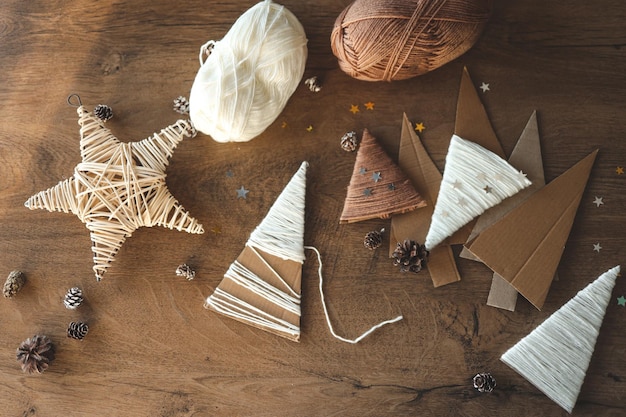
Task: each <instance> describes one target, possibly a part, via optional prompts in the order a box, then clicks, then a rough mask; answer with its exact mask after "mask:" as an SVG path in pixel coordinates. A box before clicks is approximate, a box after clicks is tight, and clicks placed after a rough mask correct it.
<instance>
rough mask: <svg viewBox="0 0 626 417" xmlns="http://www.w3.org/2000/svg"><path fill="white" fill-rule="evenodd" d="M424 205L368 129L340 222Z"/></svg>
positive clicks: (355, 165)
mask: <svg viewBox="0 0 626 417" xmlns="http://www.w3.org/2000/svg"><path fill="white" fill-rule="evenodd" d="M424 206H426V202H425V201H424V199H423V198H422V197H421V196H420V195H419V193H418V192H417V191H416V190H415V188H414V187H413V185H412V184H411V181H410V180H409V179H408V177H407V176H406V174H405V173H404V172H403V171H402V170H401V169H400V167H398V165H396V164H395V163H394V162H393V160H392V159H391V158H390V157H389V155H387V153H386V152H385V151H384V149H383V148H382V147H381V146H380V144H379V143H378V142H377V141H376V138H374V136H372V135H371V134H370V133H369V132H368V130H367V129H365V130H364V131H363V137H362V139H361V144H360V145H359V150H358V151H357V155H356V161H355V163H354V169H353V171H352V177H351V178H350V185H349V186H348V193H347V196H346V200H345V202H344V206H343V211H342V213H341V217H340V219H339V222H340V223H353V222H359V221H363V220H369V219H375V218H388V217H390V216H391V215H394V214H398V213H406V212H408V211H411V210H415V209H416V208H420V207H424Z"/></svg>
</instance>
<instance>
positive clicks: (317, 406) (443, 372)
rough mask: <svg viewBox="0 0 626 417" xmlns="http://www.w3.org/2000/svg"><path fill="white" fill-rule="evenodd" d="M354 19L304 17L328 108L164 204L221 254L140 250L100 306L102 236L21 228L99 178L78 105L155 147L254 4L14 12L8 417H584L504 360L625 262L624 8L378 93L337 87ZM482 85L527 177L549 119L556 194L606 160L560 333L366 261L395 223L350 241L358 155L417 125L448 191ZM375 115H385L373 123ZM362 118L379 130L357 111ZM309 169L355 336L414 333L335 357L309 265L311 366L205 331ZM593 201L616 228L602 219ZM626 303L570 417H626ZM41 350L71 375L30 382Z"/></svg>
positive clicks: (221, 153) (509, 39)
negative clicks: (88, 175)
mask: <svg viewBox="0 0 626 417" xmlns="http://www.w3.org/2000/svg"><path fill="white" fill-rule="evenodd" d="M348 3H349V2H348V0H341V1H330V0H317V1H310V2H303V1H296V0H285V2H284V4H285V5H286V6H287V7H288V8H289V9H290V10H291V11H292V12H293V13H294V14H295V15H296V16H297V17H298V18H299V19H300V21H301V22H302V24H303V26H304V28H305V30H306V33H307V37H308V39H309V43H308V46H309V57H308V61H307V66H306V71H305V77H310V76H313V75H317V76H318V77H319V78H320V79H321V80H322V82H323V89H322V90H321V92H319V93H317V94H313V93H311V92H310V91H309V90H308V89H307V88H306V87H305V86H304V85H301V86H300V87H299V88H298V89H297V91H296V92H295V94H294V95H293V96H292V98H291V99H290V101H289V103H288V105H287V107H286V108H285V110H284V111H283V113H282V114H281V116H280V117H279V118H278V119H277V121H276V122H275V123H274V124H273V125H271V126H270V127H269V128H268V129H267V130H266V131H265V133H263V134H262V135H261V136H260V137H258V138H255V139H254V140H252V141H251V142H248V143H241V144H220V143H217V142H214V141H213V140H212V139H211V138H210V137H208V136H205V135H198V136H197V137H196V138H194V139H188V140H185V141H184V142H183V143H182V144H181V145H180V146H179V147H178V148H177V149H176V152H175V153H174V155H173V157H172V158H171V163H170V165H169V167H168V169H167V184H168V187H169V189H170V190H171V192H172V193H173V195H174V196H176V197H177V199H178V200H179V201H180V202H181V203H182V204H183V205H184V206H185V208H186V209H188V210H189V212H190V213H191V214H192V215H194V216H195V217H197V218H198V219H199V220H200V222H201V223H203V224H204V227H205V229H206V233H205V234H203V235H190V234H187V233H183V232H177V231H172V230H168V229H165V228H156V227H155V228H142V229H139V230H137V231H136V232H135V233H134V234H133V236H132V237H131V238H129V239H128V240H127V241H126V243H125V244H124V245H123V247H122V249H121V250H120V252H119V253H118V254H117V256H116V259H115V262H114V263H113V264H112V266H111V267H110V268H109V271H108V272H107V274H106V275H105V277H104V280H103V281H101V282H96V281H95V279H94V275H93V272H92V269H91V267H92V253H91V249H90V238H89V233H88V231H87V230H86V228H85V226H84V225H83V224H82V223H81V222H80V221H79V220H78V218H77V217H76V216H73V215H70V214H64V213H49V212H47V211H44V210H35V211H30V210H28V209H26V208H25V207H24V201H26V199H27V198H28V197H29V196H31V195H32V194H35V193H36V192H38V191H41V190H44V189H47V188H48V187H51V186H53V185H55V184H56V183H57V182H58V181H59V180H61V179H64V178H68V177H69V176H71V175H72V174H73V167H74V166H75V165H76V164H77V163H78V162H79V161H80V152H79V147H78V140H79V132H78V125H77V123H76V121H77V116H76V111H75V109H74V108H73V107H71V106H69V105H68V104H67V102H66V99H67V97H68V95H69V94H72V93H77V94H79V95H80V97H81V98H82V101H83V103H85V105H86V106H87V107H88V108H92V106H95V105H97V104H100V103H103V104H108V105H109V106H111V107H112V108H113V110H114V113H115V115H114V118H113V119H112V120H111V121H109V122H108V127H109V128H110V129H111V130H112V131H113V133H114V134H116V135H117V137H119V138H120V139H121V140H123V141H135V140H140V139H142V138H144V137H147V136H149V135H150V134H151V133H152V132H155V131H159V130H160V129H161V128H163V127H165V126H166V125H169V124H170V123H173V122H174V121H175V120H176V119H178V116H179V115H177V114H176V113H175V112H174V111H173V110H172V100H173V99H174V98H176V97H177V96H179V95H183V96H188V94H189V90H190V88H191V85H192V82H193V79H194V77H195V74H196V71H197V69H198V58H197V56H198V50H199V47H200V45H201V44H203V43H204V42H206V41H207V40H209V39H220V38H221V37H222V36H223V35H224V34H225V33H226V31H227V30H228V29H229V27H230V26H231V25H232V23H233V22H234V21H235V19H236V18H237V17H238V16H239V15H240V14H241V13H243V12H244V11H245V10H246V9H248V8H249V7H251V6H252V5H253V4H255V2H254V1H251V0H246V1H231V2H225V1H218V2H207V1H196V0H191V1H185V2H171V1H160V0H150V1H147V0H137V1H133V2H124V1H117V2H107V1H100V2H98V1H84V0H77V1H71V2H65V1H46V2H31V1H22V0H8V1H4V2H3V5H2V7H1V8H0V73H1V74H2V80H1V82H0V100H1V103H2V104H1V105H0V272H1V273H2V274H3V276H7V275H8V273H9V272H10V271H11V270H14V269H19V270H22V271H24V273H25V274H26V275H27V279H28V282H27V285H26V286H25V288H24V289H23V290H22V292H20V293H19V294H18V295H17V296H16V297H15V298H13V299H2V300H0V371H1V372H0V409H1V410H2V411H1V412H0V414H2V415H3V416H42V417H50V416H52V417H55V416H125V417H128V416H209V415H217V416H365V415H367V416H386V415H413V416H418V415H419V416H437V417H442V416H557V415H563V416H564V415H567V413H566V412H565V411H563V410H562V409H561V408H560V407H558V406H557V405H556V404H555V403H553V402H552V401H551V400H549V399H548V398H547V397H546V396H544V395H543V394H542V393H541V392H539V391H538V390H537V389H535V388H534V387H533V386H532V385H531V384H530V383H529V382H527V381H526V380H525V379H523V378H522V377H521V376H519V375H518V374H516V373H515V372H514V371H512V370H511V369H509V368H508V367H507V366H505V365H504V364H503V363H502V362H500V360H499V358H500V356H501V354H502V353H503V352H504V351H506V350H507V349H508V348H509V347H511V346H512V345H514V344H515V343H516V342H517V341H519V340H520V339H521V338H522V337H523V336H525V335H526V334H528V333H529V332H530V331H531V330H532V329H534V328H535V327H536V326H537V325H538V324H540V323H541V322H542V321H543V320H545V318H546V317H548V316H549V315H550V314H551V313H553V312H554V311H556V310H557V309H558V308H559V307H560V306H561V305H563V304H564V303H565V302H566V301H567V300H569V299H570V298H571V297H573V296H574V295H575V294H576V292H577V291H579V290H580V289H581V288H583V287H584V286H585V285H586V284H587V283H589V282H590V281H592V280H593V279H594V278H596V277H597V276H598V275H600V274H601V273H602V272H604V271H606V270H607V269H609V268H610V267H612V266H615V265H617V264H620V263H622V262H623V261H624V260H625V255H626V245H625V244H624V243H625V242H626V240H625V237H624V233H625V226H626V221H625V220H624V207H625V205H626V193H624V184H625V181H626V175H618V174H617V172H616V168H617V167H618V166H626V141H625V140H624V133H625V129H624V120H625V118H626V117H625V116H626V114H625V110H624V109H625V104H626V101H625V99H624V97H626V75H625V74H626V56H625V52H624V51H625V50H626V25H624V21H626V7H624V5H623V2H621V1H617V0H606V1H602V2H588V1H584V0H574V1H569V2H544V1H539V0H521V1H516V2H506V1H501V2H498V3H497V4H496V5H495V9H494V14H493V17H492V19H491V20H490V22H489V24H488V26H487V28H486V30H485V32H484V33H483V36H482V37H481V38H480V40H479V42H478V43H477V44H476V45H475V47H474V48H473V49H472V50H470V51H469V52H468V53H467V54H465V55H463V56H462V57H460V58H459V59H457V60H456V61H453V62H452V63H449V64H447V65H446V66H444V67H442V68H440V69H438V70H436V71H434V72H431V73H429V74H427V75H424V76H421V77H418V78H414V79H411V80H407V81H403V82H393V83H368V82H363V81H357V80H354V79H352V78H350V77H348V76H347V75H345V74H344V73H343V72H341V71H340V70H339V68H338V65H337V62H336V59H335V58H334V56H333V55H332V53H331V50H330V43H329V37H330V32H331V29H332V26H333V23H334V20H335V18H336V16H337V15H338V14H339V13H340V12H341V10H342V9H343V8H344V7H345V6H346V5H347V4H348ZM464 66H467V67H468V69H469V72H470V74H471V75H472V78H473V81H474V84H475V85H476V86H477V87H478V86H480V85H481V83H482V82H485V83H489V86H490V90H489V91H488V92H486V93H484V94H483V93H480V96H481V98H482V100H483V102H484V104H485V107H486V109H487V111H488V113H489V116H490V118H491V121H492V124H493V126H494V129H495V131H496V133H497V135H498V136H499V138H500V141H501V142H502V145H503V147H504V149H505V151H506V152H507V153H510V152H511V150H512V148H513V146H514V144H515V141H516V140H517V138H518V136H519V134H520V133H521V131H522V129H523V127H524V125H525V124H526V121H527V120H528V117H529V116H530V114H531V113H532V111H533V110H535V109H536V110H537V112H538V117H539V128H540V132H541V143H542V148H543V158H544V166H545V171H546V179H547V180H548V181H550V180H552V179H554V178H556V177H557V176H558V175H559V174H561V173H562V172H564V171H565V170H566V169H567V168H568V167H570V166H571V165H573V164H574V163H575V162H577V161H578V160H580V159H581V158H582V157H584V156H585V155H587V154H588V153H589V152H591V151H592V150H594V149H596V148H600V153H599V155H598V158H597V160H596V163H595V165H594V168H593V171H592V174H591V177H590V180H589V183H588V185H587V188H586V190H585V193H584V195H583V197H582V202H581V205H580V208H579V210H578V213H577V216H576V219H575V222H574V227H573V229H572V232H571V234H570V236H569V240H568V241H567V246H566V248H565V252H564V255H563V258H562V260H561V263H560V266H559V269H558V273H559V277H560V280H559V281H557V282H554V283H553V285H552V288H551V290H550V293H549V295H548V298H547V302H546V304H545V306H544V308H543V310H542V311H538V310H536V309H535V308H534V307H532V306H531V305H530V303H528V302H527V301H526V300H523V299H520V301H519V302H518V308H517V311H515V312H508V311H502V310H498V309H495V308H492V307H489V306H486V298H487V294H488V291H489V287H490V281H491V279H490V276H491V274H490V271H489V270H488V269H487V268H486V267H484V266H483V265H481V264H479V263H475V262H472V261H467V260H463V259H461V260H458V262H457V263H458V267H459V269H460V271H461V274H462V277H463V279H462V281H461V282H458V283H455V284H451V285H447V286H444V287H440V288H433V286H432V283H431V280H430V278H429V275H428V272H427V271H424V272H421V273H420V274H417V275H406V274H400V273H399V271H398V270H397V269H396V268H394V267H393V265H392V263H391V261H390V260H389V259H388V257H387V256H386V250H385V249H382V250H378V251H375V252H370V251H367V250H365V249H364V248H363V244H362V241H363V236H364V235H365V233H367V232H369V231H371V230H376V229H380V228H381V227H389V224H390V222H389V220H373V221H366V222H362V223H356V224H350V225H339V222H338V219H339V215H340V213H341V209H342V206H343V201H344V198H345V192H346V186H347V184H348V182H349V179H350V175H351V172H352V168H353V165H354V154H352V153H347V152H344V151H343V150H342V149H341V148H340V146H339V138H340V137H341V136H342V135H343V134H344V133H345V132H347V131H349V130H361V129H363V128H365V127H367V128H368V129H369V130H370V131H371V132H372V133H373V134H374V135H375V136H377V137H378V139H379V140H380V141H381V142H382V144H383V146H384V148H385V149H386V150H387V151H388V152H389V153H390V154H391V155H397V150H398V145H399V138H400V129H401V121H402V114H403V112H406V114H407V116H408V117H409V119H410V120H412V121H413V122H415V123H417V122H423V123H424V125H425V126H426V129H425V130H424V132H423V133H422V139H423V141H424V143H425V145H426V147H427V149H428V150H429V151H430V153H431V155H432V156H433V158H434V159H435V161H436V163H437V164H438V166H439V167H440V168H443V161H444V158H445V152H446V149H447V144H448V141H449V138H450V135H451V133H452V129H453V125H454V118H455V107H456V97H457V92H458V87H459V80H460V76H461V73H462V70H463V67H464ZM369 101H371V102H374V103H375V107H374V110H366V109H365V107H364V103H366V102H369ZM352 104H355V105H359V106H360V112H359V113H357V114H355V115H353V114H352V113H351V112H350V111H349V109H350V106H351V105H352ZM282 122H286V123H287V127H286V128H283V127H281V125H282ZM309 125H311V126H313V131H312V132H307V131H306V127H307V126H309ZM303 160H307V161H309V163H310V167H309V172H308V184H307V197H306V199H307V201H306V204H307V208H306V232H305V243H306V244H308V245H313V246H316V247H317V248H319V250H320V251H321V254H322V257H323V260H324V276H325V291H326V297H327V302H328V304H329V312H330V315H331V318H332V320H333V323H334V325H335V327H336V330H337V332H338V333H340V334H341V335H343V336H346V337H356V336H357V335H359V334H360V333H361V332H363V331H364V330H366V329H367V328H369V327H370V326H371V325H373V324H374V323H377V322H379V321H381V320H385V319H388V318H391V317H395V316H396V315H398V314H402V315H404V320H402V321H401V322H399V323H396V324H392V325H389V326H386V327H384V328H382V329H381V330H379V331H377V332H376V333H374V334H373V335H371V336H369V337H368V338H366V339H365V340H363V341H362V342H361V343H360V344H358V345H350V344H346V343H343V342H340V341H338V340H336V339H334V338H333V337H332V336H331V334H330V333H329V331H328V328H327V325H326V322H325V318H324V314H323V310H322V306H321V301H320V296H319V292H318V277H317V261H316V260H315V259H314V257H313V256H311V255H312V254H310V253H309V254H308V255H309V257H308V259H307V260H306V261H305V263H304V266H303V282H302V286H303V289H302V293H303V300H302V308H303V314H302V337H301V342H300V343H294V342H291V341H288V340H286V339H282V338H280V337H277V336H274V335H271V334H269V333H266V332H263V331H259V330H257V329H254V328H251V327H249V326H245V325H243V324H240V323H238V322H235V321H233V320H230V319H227V318H224V317H222V316H219V315H216V314H214V313H212V312H210V311H208V310H206V309H205V308H204V307H203V303H204V299H205V297H207V296H208V295H210V294H211V293H212V291H213V289H214V288H215V287H216V286H217V285H218V284H219V282H220V281H221V279H222V276H223V274H224V272H225V271H226V269H227V268H228V266H229V265H230V263H231V262H232V261H233V260H234V259H235V258H236V257H237V256H238V254H239V253H240V251H241V250H242V248H243V246H244V244H245V242H246V240H247V238H248V235H249V234H250V232H251V231H252V230H253V229H254V228H255V227H256V225H257V224H258V223H259V222H260V221H261V219H262V218H263V217H264V216H265V214H266V212H267V210H268V209H269V207H270V206H271V205H272V204H273V202H274V200H275V198H276V197H277V196H278V194H279V193H280V192H281V191H282V189H283V187H284V186H285V184H286V183H287V182H288V180H289V179H290V178H291V176H292V175H293V173H294V172H295V171H296V170H297V168H298V166H299V165H300V163H301V161H303ZM227 172H230V173H231V174H232V175H227ZM241 186H244V187H245V188H246V189H248V190H249V194H248V195H247V199H245V200H244V199H238V198H237V193H236V189H238V188H240V187H241ZM596 196H599V197H603V200H604V205H602V206H600V207H596V206H595V205H594V204H593V200H594V197H596ZM533 221H534V219H532V218H529V219H528V222H533ZM595 243H600V244H601V246H602V249H601V251H600V252H594V250H593V244H595ZM387 244H388V241H387V240H386V241H385V245H387ZM458 249H460V248H458ZM457 252H458V251H457ZM181 263H188V264H190V265H192V266H193V267H194V268H195V269H196V271H197V275H196V278H195V279H194V280H193V281H186V280H185V279H183V278H181V277H178V276H176V275H175V274H174V271H175V269H176V267H177V266H178V265H179V264H181ZM73 286H80V287H81V288H82V289H83V291H84V293H85V298H86V303H85V305H83V306H81V307H80V308H79V309H77V310H75V311H71V310H67V309H65V308H64V306H63V303H62V300H63V296H64V294H65V292H66V291H67V289H68V288H70V287H73ZM623 294H626V281H625V280H624V279H623V278H620V279H618V282H617V284H616V287H615V290H614V292H613V296H612V298H611V302H610V304H609V306H608V309H607V312H606V317H605V319H604V324H603V326H602V329H601V332H600V336H599V338H598V341H597V345H596V349H595V353H594V355H593V359H592V361H591V365H590V368H589V370H588V373H587V377H586V379H585V383H584V385H583V387H582V392H581V394H580V396H579V399H578V404H577V406H576V408H575V410H574V415H577V416H624V415H626V355H625V353H626V309H625V308H624V307H621V306H619V305H618V304H617V302H616V299H617V297H619V296H620V295H623ZM77 320H84V321H87V322H88V323H89V325H90V331H89V334H88V335H87V337H86V338H85V340H84V341H82V342H79V341H76V340H72V339H69V338H67V337H66V329H67V325H68V323H69V322H70V321H77ZM38 333H43V334H46V335H48V336H49V337H50V338H51V339H52V340H53V341H54V343H55V345H56V347H57V358H56V360H55V361H54V362H53V363H52V366H51V367H50V369H49V370H48V371H46V372H45V373H44V374H42V375H37V376H33V375H27V374H23V373H22V371H21V369H20V367H19V364H18V363H17V362H16V360H15V349H16V348H17V346H18V345H19V343H20V342H21V341H22V340H24V339H26V338H28V337H30V336H32V335H34V334H38ZM485 371H487V372H491V373H492V374H493V375H494V376H495V377H496V379H497V382H498V385H497V388H496V389H495V391H494V392H493V393H491V394H480V393H478V392H477V391H476V390H474V389H473V387H472V385H471V381H472V377H473V376H474V375H475V374H476V373H477V372H485Z"/></svg>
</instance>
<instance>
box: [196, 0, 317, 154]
mask: <svg viewBox="0 0 626 417" xmlns="http://www.w3.org/2000/svg"><path fill="white" fill-rule="evenodd" d="M306 45H307V39H306V34H305V33H304V28H303V27H302V25H301V24H300V22H299V21H298V19H297V18H296V17H295V16H294V15H293V13H291V12H290V11H289V10H287V9H286V8H285V7H284V6H280V5H277V4H275V3H272V2H271V0H265V1H262V2H260V3H258V4H256V5H255V6H253V7H252V8H250V9H249V10H247V11H246V12H245V13H244V14H242V15H241V16H240V17H239V18H238V19H237V21H236V22H235V23H234V24H233V26H232V27H231V28H230V30H229V31H228V33H227V34H226V36H224V38H223V39H222V40H221V41H216V42H214V41H209V42H207V43H206V44H205V45H203V47H202V48H201V50H200V63H201V67H200V69H199V70H198V74H197V75H196V79H195V80H194V83H193V86H192V87H191V93H190V96H189V115H190V118H191V121H192V122H193V124H194V126H195V128H196V129H197V130H199V131H201V132H202V133H205V134H207V135H210V136H211V137H212V138H213V139H214V140H216V141H218V142H247V141H249V140H251V139H252V138H254V137H256V136H258V135H260V134H261V133H262V132H263V131H264V130H265V129H266V128H267V127H268V126H269V125H271V124H272V123H273V122H274V120H276V118H277V117H278V116H279V114H280V113H281V112H282V110H283V108H284V107H285V105H286V104H287V100H289V97H291V95H292V94H293V92H294V91H295V90H296V88H297V87H298V84H299V83H300V80H301V79H302V76H303V74H304V67H305V64H306V58H307V46H306ZM211 47H212V49H210V48H211ZM207 50H210V55H209V57H208V58H207V60H206V61H205V62H204V63H202V58H203V55H204V53H205V51H207Z"/></svg>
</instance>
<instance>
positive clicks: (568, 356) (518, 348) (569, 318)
mask: <svg viewBox="0 0 626 417" xmlns="http://www.w3.org/2000/svg"><path fill="white" fill-rule="evenodd" d="M619 271H620V266H619V265H618V266H616V267H614V268H612V269H610V270H608V271H607V272H605V273H604V274H602V275H601V276H600V277H598V278H597V279H596V280H595V281H593V282H592V283H591V284H589V285H587V287H585V288H584V289H582V290H581V291H580V292H578V294H576V296H575V297H574V298H572V299H571V300H570V301H568V302H567V303H566V304H565V305H563V306H562V307H561V308H560V309H558V310H557V311H556V312H555V313H554V314H552V315H551V316H550V317H548V318H547V319H546V320H545V321H544V322H543V323H542V324H540V325H539V327H537V328H536V329H535V330H533V331H532V332H531V333H530V334H528V335H527V336H526V337H524V338H523V339H522V340H520V341H519V342H518V343H517V344H515V346H513V347H512V348H510V349H509V350H508V351H507V352H505V353H504V354H503V355H502V357H501V358H500V359H501V360H502V362H504V363H505V364H507V365H508V366H510V367H511V368H513V369H514V370H515V371H516V372H517V373H519V374H520V375H521V376H523V377H524V378H526V379H527V380H528V381H529V382H530V383H531V384H533V385H534V386H536V387H537V388H538V389H539V390H541V391H542V392H543V393H544V394H546V395H547V396H548V397H550V399H551V400H552V401H554V402H556V403H557V404H558V405H559V406H561V407H562V408H563V409H565V410H566V411H567V412H568V413H571V412H572V410H573V409H574V406H575V405H576V400H577V398H578V394H579V393H580V389H581V387H582V385H583V381H584V379H585V375H586V373H587V368H588V367H589V362H590V361H591V357H592V355H593V351H594V349H595V344H596V340H597V338H598V334H599V333H600V327H601V326H602V321H603V319H604V314H605V313H606V308H607V306H608V304H609V301H610V299H611V292H612V291H613V287H614V286H615V281H616V279H617V276H618V275H619Z"/></svg>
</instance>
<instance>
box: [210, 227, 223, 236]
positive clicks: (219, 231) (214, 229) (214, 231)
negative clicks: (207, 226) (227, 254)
mask: <svg viewBox="0 0 626 417" xmlns="http://www.w3.org/2000/svg"><path fill="white" fill-rule="evenodd" d="M211 232H213V233H215V234H216V235H220V234H222V228H221V227H219V226H215V227H214V228H212V229H211Z"/></svg>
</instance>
